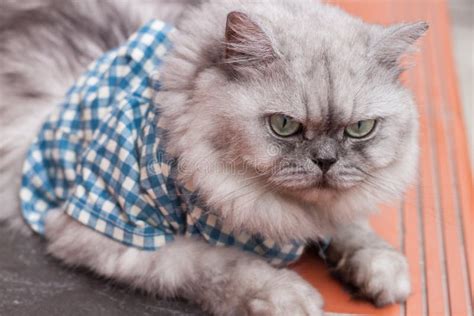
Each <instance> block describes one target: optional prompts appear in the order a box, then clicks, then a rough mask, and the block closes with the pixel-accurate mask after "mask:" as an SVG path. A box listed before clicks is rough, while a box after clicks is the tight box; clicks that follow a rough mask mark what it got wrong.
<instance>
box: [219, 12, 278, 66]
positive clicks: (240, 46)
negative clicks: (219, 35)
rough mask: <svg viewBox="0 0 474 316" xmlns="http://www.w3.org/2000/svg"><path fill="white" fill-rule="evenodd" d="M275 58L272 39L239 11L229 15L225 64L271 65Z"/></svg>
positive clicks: (226, 31) (226, 30)
mask: <svg viewBox="0 0 474 316" xmlns="http://www.w3.org/2000/svg"><path fill="white" fill-rule="evenodd" d="M275 57H276V55H275V52H274V50H273V46H272V43H271V41H270V38H269V37H268V36H267V35H266V34H265V32H264V31H263V30H262V29H261V28H260V26H258V24H257V23H255V22H254V21H252V20H251V19H250V18H249V16H248V15H246V14H245V13H242V12H237V11H233V12H231V13H229V14H228V15H227V24H226V28H225V51H224V63H226V64H230V65H235V66H254V65H258V64H266V63H270V62H272V61H273V60H274V59H275Z"/></svg>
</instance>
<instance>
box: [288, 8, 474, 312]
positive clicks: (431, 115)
mask: <svg viewBox="0 0 474 316" xmlns="http://www.w3.org/2000/svg"><path fill="white" fill-rule="evenodd" d="M331 2H332V3H333V4H336V5H338V6H340V7H342V8H343V9H345V10H346V11H349V12H350V13H352V14H354V15H356V16H360V17H362V18H363V19H364V20H366V21H369V22H375V23H381V24H387V23H393V22H402V21H417V20H424V21H427V22H428V23H429V24H430V29H429V31H428V34H427V36H425V37H424V38H422V39H421V41H420V44H419V47H420V53H418V54H417V55H416V56H415V61H416V67H414V68H412V69H411V70H409V71H408V72H407V73H405V74H404V77H403V81H404V82H405V84H406V85H407V86H409V87H410V88H411V89H412V91H413V92H414V94H415V96H416V99H417V103H418V106H419V110H420V120H421V162H420V171H419V180H418V182H417V183H416V185H415V186H414V187H413V188H412V189H411V190H410V191H409V192H407V194H406V195H405V197H404V199H403V201H400V203H399V204H398V205H395V206H393V207H383V208H382V212H381V213H380V214H379V215H376V216H375V217H374V218H373V225H374V227H375V229H376V230H377V231H378V232H379V233H380V234H381V235H382V236H383V237H384V238H385V239H386V240H388V241H390V242H391V243H392V244H393V245H394V246H395V247H397V248H398V249H400V250H401V251H402V252H404V253H405V254H406V256H407V257H408V260H409V263H410V270H411V277H412V288H413V293H412V295H411V297H410V298H409V300H408V301H407V302H406V304H402V305H396V306H389V307H386V308H383V309H376V308H374V307H373V306H372V305H370V304H369V303H365V302H360V301H358V302H357V301H354V300H351V298H350V296H349V295H348V294H347V293H346V292H344V290H343V289H342V287H341V286H340V284H339V283H338V282H337V281H334V280H333V279H332V278H331V277H330V276H329V274H328V272H327V269H326V268H325V267H324V266H323V265H322V263H321V262H320V261H319V260H318V259H317V258H316V257H315V256H313V255H306V257H305V258H304V259H302V260H301V261H300V262H298V263H297V264H296V266H295V268H294V269H296V270H297V271H298V272H299V273H300V274H302V275H303V276H304V277H305V278H306V279H307V280H309V281H310V282H311V283H312V284H314V286H315V287H317V288H318V289H319V290H320V292H321V293H322V295H323V296H324V299H325V302H326V310H327V311H328V312H333V313H341V314H351V315H352V314H359V315H381V316H383V315H409V316H422V315H430V316H435V315H436V316H438V315H453V316H464V315H466V316H469V315H473V301H474V299H473V291H474V232H473V229H474V223H473V218H474V203H473V183H472V173H471V169H470V163H469V157H468V147H467V146H468V145H467V141H466V130H465V128H464V125H463V124H464V122H463V114H462V108H461V104H460V99H459V95H458V91H457V88H458V87H457V78H456V74H455V69H454V60H453V52H452V43H451V29H450V20H449V16H448V9H447V4H446V1H444V0H412V1H409V0H353V1H351V0H344V1H337V0H334V1H331ZM473 88H474V87H473Z"/></svg>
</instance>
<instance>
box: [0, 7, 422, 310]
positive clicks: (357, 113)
mask: <svg viewBox="0 0 474 316" xmlns="http://www.w3.org/2000/svg"><path fill="white" fill-rule="evenodd" d="M188 2H189V3H188ZM152 19H161V20H163V21H165V22H167V23H169V25H173V26H174V29H173V30H172V31H170V32H169V33H167V35H166V36H169V42H170V49H169V52H168V53H167V54H166V56H163V64H161V63H160V67H159V71H158V72H157V73H154V72H153V71H150V72H149V73H147V74H148V75H149V78H145V79H147V80H145V81H143V82H145V85H146V87H145V88H149V89H150V90H154V91H155V90H156V91H155V93H153V94H152V97H151V98H150V100H151V102H150V104H149V106H145V110H144V111H145V112H146V113H148V112H150V113H154V111H155V110H156V112H157V113H159V117H160V119H159V127H160V130H162V131H163V132H162V136H163V137H165V138H166V151H167V154H169V155H170V157H173V159H175V160H173V161H172V162H169V164H161V165H160V166H161V169H160V172H161V173H160V175H161V174H168V173H171V174H173V175H175V178H174V180H175V181H176V183H174V184H173V185H172V187H173V189H172V190H171V189H170V187H171V184H169V183H168V182H166V183H165V184H163V183H160V185H164V189H163V190H164V191H165V192H166V194H169V195H177V196H178V197H174V198H173V201H175V200H179V199H180V198H182V199H183V200H179V201H180V202H179V203H178V206H177V207H176V208H175V209H174V210H175V211H176V212H177V214H179V216H182V217H183V218H184V219H185V220H184V223H181V224H182V225H184V228H183V227H174V226H173V225H172V224H171V225H168V224H163V223H161V224H160V222H158V223H157V222H156V221H153V219H154V218H155V217H154V215H153V214H151V215H150V214H149V215H150V217H149V218H147V219H145V221H148V222H147V223H146V225H148V224H149V225H152V226H153V228H156V227H158V228H160V229H161V228H163V227H160V225H163V226H166V227H165V228H166V229H167V231H169V232H171V234H172V236H171V237H169V236H168V235H167V237H166V241H165V240H164V239H163V240H162V243H161V244H160V245H159V247H157V248H156V249H147V248H146V247H145V246H144V247H135V245H134V244H133V242H129V243H128V244H127V243H124V242H120V241H117V240H114V239H117V238H115V237H116V236H115V235H114V234H109V235H107V234H106V233H101V232H99V231H98V230H100V229H95V230H94V229H91V228H90V227H88V226H90V225H88V223H89V224H90V218H89V217H87V220H85V221H84V219H83V217H82V216H80V215H78V216H77V218H76V217H75V216H71V215H72V213H71V214H70V213H68V212H66V211H65V210H63V209H62V205H58V206H57V208H56V209H55V210H50V211H48V212H47V213H45V216H44V217H45V218H44V219H43V220H44V231H43V233H44V235H45V237H46V239H47V241H48V245H49V246H48V251H49V253H50V254H51V255H53V256H55V257H57V258H59V259H60V260H62V261H63V262H65V263H66V264H69V265H71V266H84V267H87V268H89V269H91V270H92V271H94V272H96V273H98V274H100V275H103V276H105V277H108V278H111V279H115V280H117V281H120V282H124V283H127V284H130V285H131V286H133V287H136V288H141V289H144V290H146V291H148V292H150V293H156V294H158V295H160V296H162V297H182V298H185V299H188V300H190V301H192V302H196V303H198V304H199V305H200V306H201V307H202V308H203V309H204V310H206V311H208V312H210V313H212V314H216V315H245V314H248V315H267V314H268V315H320V314H322V313H323V300H322V298H321V296H320V295H319V294H318V292H317V290H316V289H314V288H313V287H312V286H310V285H309V284H307V283H306V282H305V281H304V280H303V279H302V278H301V277H299V276H298V275H297V274H296V273H294V272H292V271H291V270H288V269H286V268H285V267H284V265H285V264H286V263H287V261H291V260H293V259H296V258H297V257H298V256H299V255H300V254H301V251H300V250H299V249H302V247H304V245H306V244H310V243H312V242H315V241H318V240H320V239H321V238H323V239H325V240H329V246H328V247H327V249H326V251H325V255H326V257H327V261H328V262H329V263H330V264H331V265H332V266H333V268H334V270H335V271H336V273H338V274H339V276H340V277H341V279H342V280H344V281H345V282H348V283H350V284H351V285H353V286H354V288H356V289H357V291H358V294H360V295H362V296H364V297H366V298H368V299H370V300H372V301H373V302H374V303H375V304H376V305H385V304H390V303H395V302H402V301H404V300H405V299H406V298H407V296H408V295H409V293H410V280H409V273H408V266H407V262H406V259H405V258H404V257H403V255H402V254H401V253H399V252H398V251H396V250H395V249H393V248H392V247H391V246H390V245H389V244H388V243H386V242H385V241H383V240H382V239H381V238H380V237H378V236H377V235H376V234H375V233H374V232H373V231H372V230H371V228H370V226H369V224H368V222H367V217H368V216H369V215H370V213H371V212H372V211H374V210H375V209H376V208H377V204H378V203H380V202H386V201H389V200H392V199H393V198H396V197H397V196H399V195H400V194H401V193H402V192H403V191H404V189H405V188H406V187H407V185H408V184H409V183H410V182H411V181H412V180H413V178H414V176H415V174H416V166H417V161H418V144H417V142H418V123H417V111H416V106H415V104H414V101H413V99H412V96H411V94H410V93H409V91H407V89H406V88H405V87H403V86H402V85H401V83H400V82H399V76H400V74H401V72H402V71H403V68H402V66H401V65H400V59H401V57H402V56H403V55H404V54H405V53H407V52H408V51H410V48H411V47H412V46H413V44H414V43H415V41H416V40H417V39H418V38H419V37H420V36H422V35H423V34H424V33H425V31H426V30H427V25H426V23H424V22H416V23H408V24H396V25H391V26H381V25H373V24H367V23H364V22H363V21H361V20H360V19H358V18H355V17H352V16H350V15H348V14H347V13H345V12H343V11H341V10H340V9H338V8H336V7H333V6H329V5H324V4H319V3H317V2H314V1H309V0H298V1H283V0H260V1H244V0H227V1H217V0H211V1H203V2H200V3H195V2H192V1H178V2H176V1H173V2H171V1H170V2H165V1H145V0H144V1H125V0H124V1H98V0H95V1H94V0H87V1H75V2H73V1H55V0H38V1H22V2H16V1H3V2H2V3H1V4H0V43H1V46H0V64H1V68H0V113H1V116H0V128H1V135H2V139H1V140H0V156H1V161H0V171H1V178H0V194H1V195H0V198H1V201H2V210H1V212H0V219H1V220H7V221H8V222H9V223H10V224H11V225H12V226H15V227H21V226H22V219H21V217H20V216H18V214H20V211H19V209H20V206H19V200H18V198H17V196H18V192H19V190H20V189H19V188H20V183H19V181H20V179H21V169H22V165H23V161H24V157H25V155H26V151H27V148H28V147H29V145H30V143H31V142H32V140H33V138H34V136H35V135H36V133H37V130H39V129H40V126H41V124H42V122H43V121H44V120H45V119H46V117H48V115H50V114H51V113H55V112H56V111H61V107H59V109H58V104H60V101H61V100H62V99H63V98H64V97H63V95H64V94H65V93H66V91H67V89H68V88H69V87H70V86H72V85H73V84H74V81H75V80H76V79H77V78H78V77H79V76H80V74H81V73H83V72H84V71H85V70H86V68H87V65H88V64H89V63H90V62H92V61H93V60H94V59H96V58H98V57H99V56H100V55H101V54H103V53H104V52H105V51H109V50H111V49H114V48H116V47H119V46H121V45H124V43H126V42H127V39H128V38H129V36H130V35H131V34H132V33H133V32H135V31H136V30H138V29H139V28H140V27H141V26H142V25H144V24H146V23H147V22H148V21H149V20H152ZM160 25H162V24H160ZM157 36H158V35H157ZM160 36H161V35H160ZM152 37H153V36H152ZM133 38H135V37H132V39H133ZM143 40H144V41H145V37H143ZM153 40H154V39H153V38H151V39H150V38H147V39H146V42H151V41H153ZM132 43H134V42H133V41H132ZM113 52H115V53H116V54H119V53H120V49H119V50H115V51H113ZM115 53H114V54H115ZM152 53H154V52H152ZM136 54H137V53H132V54H131V56H132V57H130V58H132V59H133V58H134V56H135V55H136ZM89 69H91V68H89ZM118 73H119V71H118ZM118 76H119V77H120V75H118ZM148 79H149V80H148ZM79 81H80V80H79ZM157 82H158V83H159V87H158V84H157ZM99 90H100V89H99ZM140 113H141V112H140ZM99 119H100V120H102V116H100V117H99ZM109 119H110V120H114V119H116V118H115V117H114V115H109ZM104 120H105V118H104ZM154 122H155V121H147V122H146V123H145V126H142V127H143V128H144V129H148V128H155V127H156V126H152V125H153V124H154ZM146 124H148V125H146ZM118 126H121V125H118ZM93 132H95V131H93ZM86 134H87V133H86ZM78 135H79V134H78ZM80 135H82V134H80ZM77 137H84V138H85V137H86V136H77ZM91 137H92V138H93V137H94V136H91ZM130 137H132V136H130ZM142 141H143V140H142ZM159 141H161V140H158V139H157V140H156V143H158V142H159ZM152 143H153V142H152ZM152 145H153V144H152ZM137 146H138V145H137ZM86 147H88V146H86ZM90 147H91V148H93V147H94V143H93V142H91V143H90ZM123 148H125V147H123ZM123 148H122V149H123ZM134 148H135V147H134ZM137 148H138V147H137ZM140 148H141V147H140ZM84 151H85V152H90V149H89V148H86V149H84ZM132 151H133V150H130V152H132ZM78 155H82V153H79V154H78ZM84 155H85V156H87V155H86V154H84ZM138 155H140V153H138ZM68 157H69V156H68ZM68 157H61V158H64V159H66V160H67V159H68ZM86 160H87V157H86ZM61 161H62V160H61ZM160 163H161V162H160ZM137 165H138V164H137ZM170 166H171V167H170ZM108 167H109V166H108ZM111 168H114V166H112V167H111ZM168 168H172V169H173V170H172V171H169V170H168ZM78 169H80V168H78ZM121 169H122V170H118V171H117V172H123V168H121ZM76 176H77V175H75V174H74V176H73V178H74V179H73V180H76ZM139 176H140V179H142V176H143V175H139ZM66 177H67V174H66ZM163 181H164V180H163ZM99 182H100V181H99ZM105 182H106V181H105ZM105 182H104V184H103V186H104V187H106V188H109V186H111V185H112V184H109V183H105ZM101 183H102V182H101ZM147 183H148V184H149V185H150V188H148V189H149V190H153V189H154V188H153V181H151V180H149V181H148V182H147ZM120 185H122V186H121V188H123V187H125V186H127V187H129V188H130V189H131V190H132V189H133V188H135V185H136V183H131V184H129V183H127V181H123V183H122V184H120ZM170 190H171V191H172V192H171V193H170ZM173 190H174V191H173ZM109 191H113V190H112V189H110V188H109ZM55 192H57V191H55ZM61 192H62V193H64V192H63V191H61ZM114 192H115V191H114ZM137 192H139V193H137V194H145V193H146V192H145V193H143V190H142V189H140V190H139V191H137ZM177 192H178V193H177ZM183 192H184V193H183ZM57 194H59V193H57ZM118 194H119V195H120V194H121V193H120V192H119V193H118ZM179 194H182V197H179ZM59 195H60V194H59ZM140 196H141V195H140ZM147 196H148V200H147V198H144V200H146V201H147V203H149V204H150V205H155V206H156V210H152V211H150V213H153V212H155V211H156V212H157V213H159V212H161V213H160V214H161V215H162V217H160V220H161V219H162V218H166V219H168V217H169V216H175V215H173V214H171V215H170V214H169V213H167V211H164V210H163V209H162V208H164V206H163V204H160V203H161V201H162V200H161V198H162V197H159V198H157V200H159V201H158V202H157V201H155V200H154V199H153V197H150V196H149V195H147ZM190 196H193V198H195V199H196V201H198V202H196V201H195V200H193V201H194V202H193V201H191V202H190V201H189V200H185V199H186V198H188V197H190ZM22 197H23V198H25V196H24V195H23V196H22ZM123 198H124V199H125V197H123ZM140 198H141V197H140ZM66 199H67V197H66ZM118 201H119V202H120V203H119V202H117V204H120V205H121V206H123V207H124V209H125V211H127V212H128V211H135V208H137V207H136V205H131V206H130V205H129V204H127V203H121V201H122V200H121V199H120V198H118ZM186 203H187V204H186ZM193 203H196V205H197V204H199V207H198V208H196V209H198V213H196V212H195V211H194V209H193V210H191V208H187V206H186V205H188V206H189V204H192V205H195V204H193ZM140 205H141V204H140ZM147 205H148V204H147ZM107 207H108V206H107ZM107 207H106V206H104V209H106V208H107ZM128 207H130V210H128V209H127V208H128ZM147 207H148V206H147ZM193 207H194V206H193ZM79 211H80V210H79ZM111 212H112V211H111ZM137 212H145V210H144V208H143V209H139V210H138V211H137ZM147 212H148V211H147ZM188 212H189V214H188ZM127 214H128V213H127ZM139 214H140V213H139ZM190 214H191V215H192V216H194V215H196V214H197V215H196V216H197V218H198V219H197V220H196V222H195V223H194V222H193V223H191V222H192V219H190V218H191V217H192V216H191V217H189V216H190ZM128 215H130V214H128ZM130 218H132V217H130ZM130 218H129V220H130V221H132V220H131V219H130ZM193 218H194V217H193ZM202 218H204V219H205V223H204V224H205V225H207V226H204V227H203V226H199V225H198V224H199V223H200V222H199V221H200V220H201V219H202ZM122 220H123V221H125V222H126V221H127V219H122ZM190 221H191V222H190ZM138 222H139V221H135V222H133V223H132V224H130V225H132V226H133V225H135V226H133V227H136V226H137V225H138ZM140 223H142V224H143V222H141V221H140ZM173 223H174V222H173ZM201 224H202V223H201ZM104 225H105V224H104ZM127 225H128V224H127ZM138 226H139V225H138ZM104 227H105V226H104ZM189 227H191V228H192V230H193V231H192V232H189V230H190V228H189ZM196 227H197V228H196ZM209 227H210V229H214V228H215V227H217V228H218V230H219V233H220V234H223V233H225V236H227V237H226V239H225V240H224V241H223V240H222V239H220V237H218V238H215V236H214V235H213V234H214V232H209V231H208V230H207V229H209ZM23 229H24V228H23ZM163 229H164V228H163ZM196 230H197V231H199V232H198V233H196ZM104 231H105V228H104ZM106 235H107V236H106ZM219 236H221V235H219ZM112 237H113V238H112ZM132 237H133V236H132ZM168 237H169V238H168ZM132 239H133V238H132ZM216 239H217V240H216ZM160 240H161V239H160ZM242 240H244V241H242ZM249 244H252V246H250V247H249V246H248V245H249ZM265 247H266V248H265ZM292 247H296V248H294V249H296V250H295V253H293V255H294V256H290V257H291V258H290V259H291V260H286V259H287V257H285V258H283V259H282V258H280V257H279V258H280V259H281V260H279V261H278V262H277V263H276V264H275V262H272V261H271V260H269V258H274V257H278V256H279V255H280V254H284V255H291V254H292V253H291V251H292V250H291V249H293V248H292ZM262 249H264V250H262Z"/></svg>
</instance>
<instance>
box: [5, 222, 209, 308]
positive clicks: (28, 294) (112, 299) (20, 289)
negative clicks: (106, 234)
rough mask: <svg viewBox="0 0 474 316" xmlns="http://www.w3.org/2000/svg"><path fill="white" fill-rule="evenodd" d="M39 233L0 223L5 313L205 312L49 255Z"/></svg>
mask: <svg viewBox="0 0 474 316" xmlns="http://www.w3.org/2000/svg"><path fill="white" fill-rule="evenodd" d="M45 253H46V251H45V243H44V241H43V240H41V239H40V238H39V237H38V236H22V235H19V234H12V233H11V232H10V231H8V230H7V229H5V227H2V226H0V315H2V316H17V315H18V316H23V315H24V316H29V315H35V316H41V315H45V316H46V315H48V316H59V315H67V316H76V315H78V316H79V315H91V316H95V315H101V316H102V315H103V316H107V315H110V316H126V315H164V316H175V315H189V316H191V315H196V316H197V315H204V314H202V313H201V312H200V311H199V309H198V308H197V307H196V306H193V305H189V304H187V303H185V302H182V301H165V300H160V299H157V298H154V297H150V296H148V295H145V294H143V293H138V292H134V291H132V290H130V289H128V288H127V287H125V286H122V285H120V284H116V283H113V282H111V281H108V280H105V279H103V278H98V277H96V276H94V275H92V274H90V273H89V272H87V271H84V270H78V269H76V270H72V269H69V268H66V267H64V266H63V265H61V264H60V263H59V262H58V261H57V260H54V259H53V258H52V257H50V256H47V255H45Z"/></svg>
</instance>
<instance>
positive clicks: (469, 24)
mask: <svg viewBox="0 0 474 316" xmlns="http://www.w3.org/2000/svg"><path fill="white" fill-rule="evenodd" d="M449 4H450V11H451V21H452V26H453V28H452V30H453V39H454V55H455V59H456V65H457V67H456V68H457V73H458V78H459V82H460V86H459V89H460V90H459V92H460V94H461V99H462V102H463V107H464V120H465V125H466V127H467V134H468V138H469V145H470V154H471V165H472V166H473V167H474V1H473V0H451V1H450V2H449Z"/></svg>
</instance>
